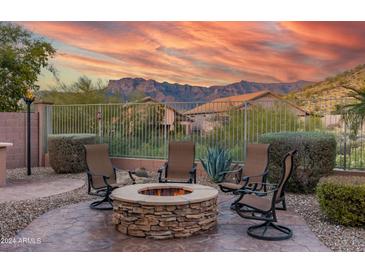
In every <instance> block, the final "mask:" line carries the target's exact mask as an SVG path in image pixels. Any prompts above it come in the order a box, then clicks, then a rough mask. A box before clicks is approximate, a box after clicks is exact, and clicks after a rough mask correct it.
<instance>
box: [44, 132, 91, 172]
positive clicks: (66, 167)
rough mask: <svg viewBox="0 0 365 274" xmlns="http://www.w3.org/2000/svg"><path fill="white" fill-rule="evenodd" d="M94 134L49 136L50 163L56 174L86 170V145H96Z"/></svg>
mask: <svg viewBox="0 0 365 274" xmlns="http://www.w3.org/2000/svg"><path fill="white" fill-rule="evenodd" d="M95 143H96V136H95V135H93V134H74V135H71V134H59V135H50V136H48V153H49V163H50V165H51V167H52V168H53V169H54V171H55V172H56V173H78V172H83V171H85V170H86V163H85V148H84V145H86V144H95Z"/></svg>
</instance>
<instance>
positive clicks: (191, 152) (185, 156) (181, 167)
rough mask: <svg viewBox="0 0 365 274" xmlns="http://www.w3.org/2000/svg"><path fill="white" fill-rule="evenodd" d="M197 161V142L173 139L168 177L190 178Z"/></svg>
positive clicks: (170, 147)
mask: <svg viewBox="0 0 365 274" xmlns="http://www.w3.org/2000/svg"><path fill="white" fill-rule="evenodd" d="M194 161H195V143H194V142H191V141H172V142H170V143H169V155H168V168H167V174H166V176H167V177H168V178H179V179H180V178H181V179H189V177H190V173H189V172H190V171H191V169H192V167H193V165H194Z"/></svg>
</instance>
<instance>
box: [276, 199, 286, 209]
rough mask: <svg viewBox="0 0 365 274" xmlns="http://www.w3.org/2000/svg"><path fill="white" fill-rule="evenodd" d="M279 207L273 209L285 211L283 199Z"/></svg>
mask: <svg viewBox="0 0 365 274" xmlns="http://www.w3.org/2000/svg"><path fill="white" fill-rule="evenodd" d="M280 203H281V207H275V209H277V210H286V202H285V198H283V200H281V202H280Z"/></svg>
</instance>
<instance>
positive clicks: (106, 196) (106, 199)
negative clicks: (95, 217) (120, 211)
mask: <svg viewBox="0 0 365 274" xmlns="http://www.w3.org/2000/svg"><path fill="white" fill-rule="evenodd" d="M85 159H87V148H86V146H85ZM116 169H117V168H116V167H113V175H114V177H115V180H116V179H117V174H116ZM86 174H87V182H88V192H87V193H88V194H89V195H94V196H98V197H103V199H102V200H98V201H95V202H92V203H91V204H90V208H91V209H97V210H112V209H113V204H112V202H113V200H112V199H111V198H110V194H111V193H112V191H113V190H114V189H116V188H117V187H115V186H111V185H110V184H109V182H108V180H110V177H109V176H106V175H105V174H95V173H92V172H91V171H90V169H89V167H88V165H87V161H86ZM94 176H95V177H102V178H103V181H104V183H105V186H102V187H97V186H95V185H94V182H93V177H94ZM91 189H95V190H96V192H92V191H91ZM103 203H109V204H110V206H108V207H99V205H101V204H103Z"/></svg>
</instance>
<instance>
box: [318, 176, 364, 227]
mask: <svg viewBox="0 0 365 274" xmlns="http://www.w3.org/2000/svg"><path fill="white" fill-rule="evenodd" d="M316 193H317V198H318V201H319V204H320V207H321V210H322V211H323V213H324V214H325V215H326V216H327V217H328V218H329V219H331V220H333V221H335V222H337V223H339V224H342V225H348V226H364V225H365V178H364V177H354V176H329V177H325V178H322V179H321V180H320V183H319V184H318V186H317V190H316Z"/></svg>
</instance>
